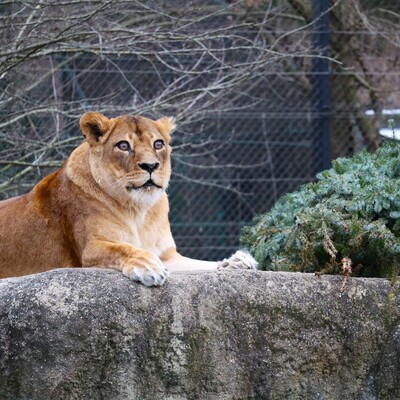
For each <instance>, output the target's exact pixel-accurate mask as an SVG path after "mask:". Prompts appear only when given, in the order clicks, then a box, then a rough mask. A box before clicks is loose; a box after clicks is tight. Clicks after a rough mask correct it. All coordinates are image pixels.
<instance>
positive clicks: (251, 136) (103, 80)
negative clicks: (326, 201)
mask: <svg viewBox="0 0 400 400" xmlns="http://www.w3.org/2000/svg"><path fill="white" fill-rule="evenodd" d="M399 27H400V2H397V1H391V0H341V1H340V0H339V1H334V0H244V1H230V0H209V1H182V0H176V1H175V0H170V1H143V2H139V1H132V0H91V1H85V0H79V1H77V0H63V1H50V0H35V1H30V0H25V1H13V0H6V1H3V2H2V3H1V4H0V44H1V46H0V88H1V91H0V199H4V198H8V197H11V196H14V195H18V194H21V193H25V192H27V191H29V190H30V188H31V187H32V186H33V185H34V183H35V182H37V181H38V180H39V179H40V178H42V177H43V176H45V175H47V174H48V173H50V172H51V171H52V170H54V169H55V168H57V167H59V166H60V165H61V164H62V162H63V160H65V158H66V157H68V155H69V154H70V152H71V151H72V150H73V149H74V148H75V147H76V146H77V145H79V144H80V143H81V142H82V136H81V134H80V131H79V118H80V116H81V115H82V114H83V113H84V112H86V111H89V110H95V111H100V112H102V113H104V114H105V115H107V116H108V117H112V116H117V115H122V114H143V115H145V116H148V117H151V118H158V117H161V116H163V115H172V116H175V117H176V118H177V123H178V130H177V131H176V132H175V134H174V140H173V148H174V150H173V177H172V180H171V183H170V187H169V198H170V202H171V214H170V218H171V223H172V230H173V234H174V236H175V239H176V242H177V245H178V249H179V250H180V252H181V253H182V254H184V255H186V256H190V257H197V258H202V259H221V258H222V257H226V256H228V255H230V254H231V253H232V252H233V251H234V250H235V249H237V247H238V246H239V238H240V232H241V227H242V226H243V225H245V224H248V223H249V222H251V221H252V219H253V217H254V216H255V215H257V214H259V213H262V212H265V211H267V210H268V209H270V208H271V207H272V205H273V204H274V203H275V202H276V200H277V199H278V198H279V197H280V196H282V195H283V194H284V193H286V192H289V191H293V190H295V189H296V188H298V187H299V185H301V184H303V183H306V182H310V181H312V180H314V179H315V174H316V173H317V172H318V171H320V170H322V169H326V168H329V167H330V163H331V160H332V159H333V158H336V157H339V156H350V155H352V154H353V153H354V152H358V151H361V150H362V149H367V150H368V151H373V150H374V149H376V148H377V147H379V146H380V144H381V141H382V138H384V137H385V136H386V137H387V136H388V137H392V136H393V135H396V134H397V133H398V132H399V131H398V129H396V128H398V127H400V72H399V71H400V51H399V50H400V28H399Z"/></svg>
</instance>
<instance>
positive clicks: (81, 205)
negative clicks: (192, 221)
mask: <svg viewBox="0 0 400 400" xmlns="http://www.w3.org/2000/svg"><path fill="white" fill-rule="evenodd" d="M80 125H81V130H82V132H83V134H84V136H85V137H86V141H85V142H84V143H83V144H81V145H80V146H79V147H78V148H76V149H75V150H74V151H73V152H72V154H71V156H70V157H69V158H68V159H67V160H66V162H65V163H64V165H63V166H62V167H61V169H59V170H58V171H56V172H54V173H52V174H51V175H49V176H47V177H45V178H44V179H43V180H41V181H40V182H39V183H38V184H37V185H36V186H35V187H34V188H33V189H32V191H31V192H30V193H28V194H26V195H23V196H20V197H16V198H14V199H10V200H6V201H2V202H0V278H4V277H12V276H20V275H25V274H32V273H37V272H43V271H47V270H50V269H52V268H58V267H92V266H97V267H105V268H114V269H116V270H119V271H122V272H123V273H124V274H125V275H126V276H128V277H130V278H131V279H134V280H137V281H141V282H142V283H144V284H145V285H148V286H151V285H159V284H162V283H163V282H164V281H165V279H166V277H167V275H168V271H167V269H166V267H167V266H168V267H169V268H170V269H171V270H184V269H215V268H217V263H213V262H203V261H198V260H191V259H188V258H185V257H182V256H180V255H179V254H178V253H177V251H176V247H175V243H174V240H173V238H172V235H171V230H170V225H169V221H168V212H169V206H168V198H167V195H166V192H165V190H166V188H167V186H168V182H169V178H170V175H171V164H170V154H171V148H170V146H169V143H170V139H171V136H170V135H171V132H172V130H173V129H174V128H175V125H174V121H173V119H172V118H168V117H164V118H161V119H159V120H157V121H153V120H150V119H147V118H144V117H140V116H135V117H134V116H121V117H117V118H112V119H108V118H106V117H105V116H104V115H102V114H99V113H95V112H89V113H86V114H85V115H83V117H82V118H81V122H80ZM156 141H158V142H157V143H156V144H154V143H155V142H156ZM160 141H161V142H160ZM122 142H124V143H123V144H122V145H121V143H122ZM126 143H128V144H129V151H127V150H121V148H120V147H123V148H125V147H126ZM160 143H164V146H163V147H162V148H155V146H157V145H158V146H159V145H160ZM157 163H158V166H157V168H156V169H154V170H153V171H149V170H147V169H144V168H149V166H153V167H154V166H155V165H157ZM150 177H151V179H152V181H153V182H154V184H155V185H157V186H149V187H147V186H143V185H144V184H146V182H148V181H149V179H150Z"/></svg>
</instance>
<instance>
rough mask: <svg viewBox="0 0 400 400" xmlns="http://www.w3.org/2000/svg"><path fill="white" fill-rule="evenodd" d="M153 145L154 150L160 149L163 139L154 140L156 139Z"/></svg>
mask: <svg viewBox="0 0 400 400" xmlns="http://www.w3.org/2000/svg"><path fill="white" fill-rule="evenodd" d="M153 147H154V150H160V149H162V148H163V147H164V140H161V139H159V140H156V141H155V142H154V143H153Z"/></svg>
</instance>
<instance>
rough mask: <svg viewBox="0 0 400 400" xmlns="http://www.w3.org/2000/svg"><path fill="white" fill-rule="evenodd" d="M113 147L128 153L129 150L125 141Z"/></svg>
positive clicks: (129, 147)
mask: <svg viewBox="0 0 400 400" xmlns="http://www.w3.org/2000/svg"><path fill="white" fill-rule="evenodd" d="M115 146H116V147H118V148H119V149H120V150H122V151H129V150H130V149H131V146H129V143H128V142H127V141H125V140H122V141H121V142H118V143H117V144H116V145H115Z"/></svg>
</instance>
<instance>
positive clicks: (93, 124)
mask: <svg viewBox="0 0 400 400" xmlns="http://www.w3.org/2000/svg"><path fill="white" fill-rule="evenodd" d="M80 126H81V131H82V133H83V136H85V138H86V140H87V141H88V142H89V144H90V145H91V146H93V145H95V144H96V143H99V142H104V140H105V138H106V137H107V135H106V134H107V131H108V130H109V128H110V120H109V119H108V118H107V117H105V116H104V115H103V114H100V113H98V112H94V111H90V112H87V113H86V114H83V115H82V118H81V120H80Z"/></svg>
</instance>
